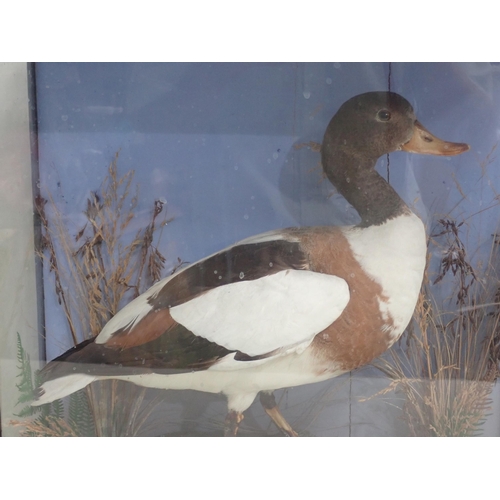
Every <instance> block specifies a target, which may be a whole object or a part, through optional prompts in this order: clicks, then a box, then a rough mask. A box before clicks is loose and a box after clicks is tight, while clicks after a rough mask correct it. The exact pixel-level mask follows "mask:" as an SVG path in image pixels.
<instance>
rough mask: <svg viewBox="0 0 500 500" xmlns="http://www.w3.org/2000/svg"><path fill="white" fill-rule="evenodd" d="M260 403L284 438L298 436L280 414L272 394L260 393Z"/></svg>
mask: <svg viewBox="0 0 500 500" xmlns="http://www.w3.org/2000/svg"><path fill="white" fill-rule="evenodd" d="M260 402H261V404H262V406H263V407H264V410H266V413H267V414H268V415H269V416H270V417H271V419H272V421H273V422H274V423H275V424H276V425H277V426H278V428H279V429H280V430H281V431H282V432H283V434H285V436H289V437H297V436H298V434H297V433H296V432H295V431H294V430H293V429H292V427H291V425H290V424H289V423H288V422H287V421H286V420H285V417H284V416H283V415H282V414H281V412H280V409H279V408H278V405H277V404H276V399H274V394H273V393H272V392H267V391H262V392H261V393H260Z"/></svg>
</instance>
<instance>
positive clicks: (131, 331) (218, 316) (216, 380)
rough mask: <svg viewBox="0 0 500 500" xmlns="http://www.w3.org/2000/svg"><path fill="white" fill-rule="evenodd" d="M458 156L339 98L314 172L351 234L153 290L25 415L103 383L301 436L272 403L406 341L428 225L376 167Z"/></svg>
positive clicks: (232, 422)
mask: <svg viewBox="0 0 500 500" xmlns="http://www.w3.org/2000/svg"><path fill="white" fill-rule="evenodd" d="M468 149H469V146H468V145H467V144H463V143H454V142H446V141H443V140H440V139H438V138H437V137H435V136H434V135H433V134H431V133H430V132H429V131H428V130H427V129H425V128H424V127H423V126H422V125H421V124H420V123H419V122H418V121H417V119H416V116H415V113H414V111H413V108H412V106H411V105H410V103H409V102H408V101H407V100H406V99H405V98H403V97H402V96H400V95H398V94H396V93H393V92H368V93H365V94H361V95H358V96H355V97H353V98H351V99H349V100H348V101H347V102H345V103H344V104H343V105H342V106H341V107H340V109H339V110H338V111H337V113H336V114H335V116H334V117H333V118H332V119H331V121H330V123H329V125H328V127H327V128H326V132H325V135H324V139H323V143H322V147H321V160H322V165H323V169H324V172H325V174H326V177H327V178H328V179H329V180H330V182H331V183H332V184H333V186H334V187H335V188H336V189H337V191H338V192H339V193H340V194H341V195H342V196H344V198H345V199H346V200H347V201H348V202H349V203H350V204H351V205H352V206H353V207H354V208H355V209H356V210H357V212H358V214H359V216H360V217H361V222H360V223H359V224H358V225H355V226H316V227H295V228H288V229H278V230H275V231H271V232H268V233H264V234H261V235H258V236H254V237H251V238H248V239H246V240H243V241H240V242H238V243H236V244H234V245H232V246H231V247H228V248H225V249H223V250H221V251H220V252H218V253H216V254H214V255H211V256H209V257H206V258H204V259H202V260H200V261H198V262H196V263H194V264H192V265H190V266H189V267H186V268H184V269H181V270H180V271H178V272H177V273H175V274H174V275H172V276H169V277H167V278H165V279H163V280H161V281H159V282H157V283H156V284H155V285H153V286H152V287H151V288H150V289H149V290H148V291H147V292H145V293H144V294H142V295H140V296H139V297H137V298H136V299H135V300H133V301H132V302H130V303H129V304H128V305H127V306H125V307H124V308H123V309H122V310H121V311H120V312H119V313H118V314H116V315H115V316H114V317H113V318H112V319H111V320H110V321H109V322H108V323H107V324H106V326H105V327H104V328H103V330H102V331H101V333H100V334H99V335H97V336H96V337H95V338H92V339H90V340H86V341H84V342H82V343H81V344H79V345H77V346H76V347H74V348H72V349H70V350H69V351H67V352H66V353H64V354H62V355H61V356H59V357H58V358H56V359H54V360H53V361H51V362H49V363H48V364H47V365H46V366H45V368H44V369H43V370H42V372H41V378H42V381H43V382H42V384H41V386H40V387H39V388H38V389H37V390H36V393H35V400H34V401H33V403H32V404H33V405H42V404H45V403H49V402H51V401H54V400H55V399H59V398H63V397H65V396H68V395H69V394H71V393H73V392H75V391H78V390H80V389H83V388H84V387H86V386H87V385H88V384H90V383H92V382H94V381H97V380H110V379H116V380H123V381H128V382H131V383H134V384H137V385H139V386H143V387H151V388H158V389H172V390H184V389H193V390H197V391H204V392H210V393H222V394H224V395H225V396H226V397H227V401H228V413H227V417H226V420H225V424H224V434H225V435H227V436H234V435H236V434H237V432H238V427H239V425H240V423H241V421H242V419H243V412H244V411H245V410H246V409H247V408H248V407H249V406H250V405H251V404H252V402H253V401H254V399H255V398H256V396H257V395H258V394H260V400H261V403H262V404H263V406H264V408H265V410H266V412H267V413H268V415H269V416H270V417H271V419H272V420H273V421H274V422H275V424H276V425H277V426H278V427H279V428H280V429H281V430H282V431H283V433H284V434H286V435H288V436H295V435H297V434H296V432H295V430H294V429H292V427H291V426H290V425H289V424H288V422H287V421H286V419H285V418H284V416H283V415H282V414H281V412H280V411H279V408H278V406H277V405H276V402H275V399H274V396H273V391H274V390H276V389H280V388H284V387H292V386H299V385H305V384H311V383H314V382H320V381H324V380H327V379H330V378H333V377H336V376H338V375H341V374H343V373H346V372H349V371H351V370H354V369H356V368H359V367H361V366H363V365H366V364H367V363H369V362H370V361H372V360H373V359H374V358H376V357H377V356H379V355H380V354H382V353H383V352H384V351H385V350H387V349H388V348H389V347H391V345H392V344H394V342H396V340H397V339H398V338H399V337H400V336H401V335H402V333H403V332H404V330H405V328H406V327H407V325H408V323H409V321H410V319H411V316H412V314H413V311H414V308H415V305H416V302H417V298H418V294H419V291H420V287H421V284H422V280H423V274H424V268H425V263H426V234H425V229H424V225H423V223H422V221H421V220H420V218H419V217H418V216H417V215H415V214H414V213H413V212H412V211H411V210H410V208H409V207H408V205H407V204H406V203H405V202H404V201H403V200H402V199H401V197H400V196H399V195H398V194H397V193H396V191H395V190H394V189H393V188H392V186H391V185H389V184H388V183H387V182H386V181H385V180H384V179H383V178H382V177H381V176H380V175H379V174H378V173H377V172H376V170H375V165H376V162H377V159H378V158H380V157H381V156H382V155H385V154H387V153H392V152H395V151H404V152H408V153H420V154H432V155H443V156H454V155H458V154H461V153H463V152H465V151H467V150H468ZM124 404H126V402H124Z"/></svg>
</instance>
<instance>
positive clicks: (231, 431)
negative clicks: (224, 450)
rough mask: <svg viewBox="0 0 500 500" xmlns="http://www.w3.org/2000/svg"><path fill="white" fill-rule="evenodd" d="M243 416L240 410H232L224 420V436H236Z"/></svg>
mask: <svg viewBox="0 0 500 500" xmlns="http://www.w3.org/2000/svg"><path fill="white" fill-rule="evenodd" d="M243 418H244V417H243V413H241V412H240V411H235V410H230V411H229V412H228V414H227V415H226V420H225V422H224V437H235V436H236V435H237V434H238V428H239V426H240V423H241V421H242V420H243Z"/></svg>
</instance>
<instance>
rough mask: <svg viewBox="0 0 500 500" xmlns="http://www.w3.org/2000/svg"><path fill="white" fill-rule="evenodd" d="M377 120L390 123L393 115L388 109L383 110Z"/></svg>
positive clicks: (378, 114)
mask: <svg viewBox="0 0 500 500" xmlns="http://www.w3.org/2000/svg"><path fill="white" fill-rule="evenodd" d="M377 119H378V120H379V121H381V122H388V121H389V120H390V119H391V113H390V112H389V111H387V109H381V110H380V111H379V112H378V113H377Z"/></svg>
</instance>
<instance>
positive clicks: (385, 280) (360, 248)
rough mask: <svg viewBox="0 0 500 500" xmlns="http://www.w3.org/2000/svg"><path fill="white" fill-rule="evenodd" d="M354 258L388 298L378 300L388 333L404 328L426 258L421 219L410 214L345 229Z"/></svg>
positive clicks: (396, 334) (416, 296) (401, 331)
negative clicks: (388, 325) (389, 326)
mask: <svg viewBox="0 0 500 500" xmlns="http://www.w3.org/2000/svg"><path fill="white" fill-rule="evenodd" d="M344 234H345V236H346V238H347V240H348V241H349V244H350V246H351V248H352V250H353V252H354V255H355V257H356V259H357V260H358V261H359V263H360V264H361V266H362V267H363V269H364V270H365V271H366V272H367V273H368V275H369V276H370V277H371V278H372V279H374V280H375V281H376V282H377V283H379V284H380V285H381V286H382V289H383V291H384V295H385V297H386V298H387V299H388V300H387V301H384V300H382V301H380V309H381V311H382V314H383V315H384V316H385V317H388V316H390V317H391V318H392V320H393V322H394V329H393V330H392V332H390V333H391V336H392V338H393V340H396V339H397V338H398V337H399V336H400V335H401V334H402V333H403V331H404V329H405V328H406V326H407V325H408V323H409V322H410V319H411V316H412V314H413V311H414V309H415V304H416V302H417V298H418V294H419V291H420V287H421V286H422V279H423V275H424V268H425V260H426V252H427V248H426V236H425V229H424V225H423V223H422V221H421V220H420V219H419V218H418V217H417V216H416V215H415V214H413V213H411V214H408V215H402V216H399V217H397V218H395V219H391V220H389V221H387V222H386V223H384V224H382V225H380V226H370V227H367V228H362V229H361V228H356V227H350V228H344Z"/></svg>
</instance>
